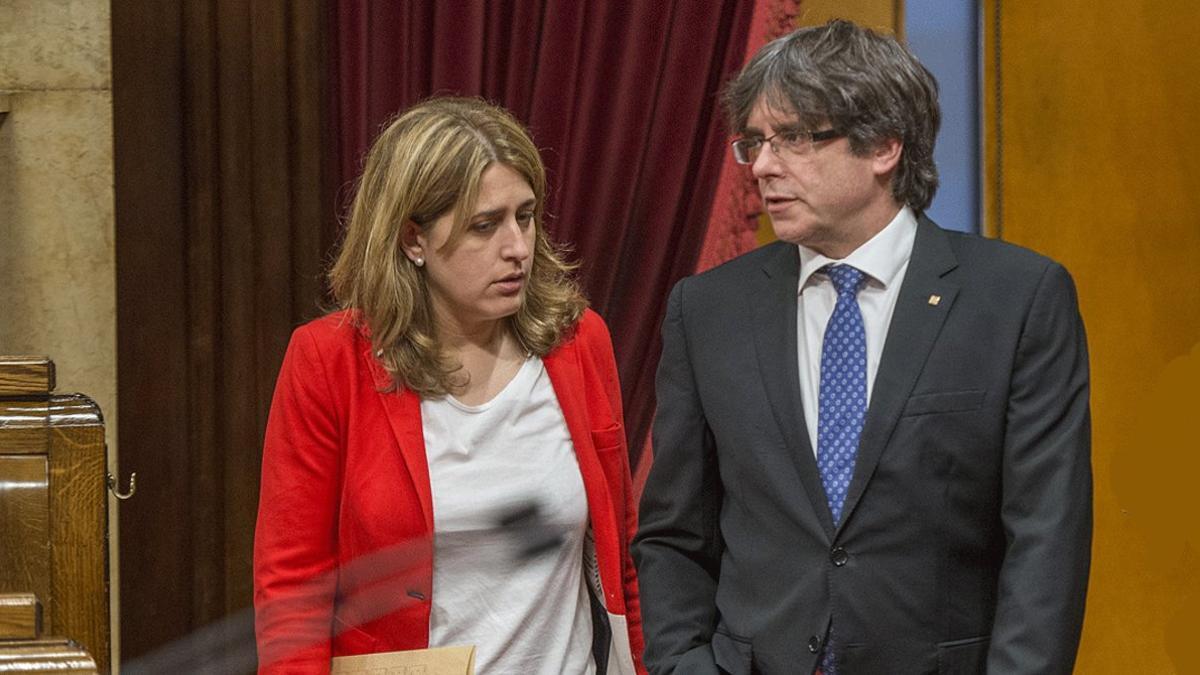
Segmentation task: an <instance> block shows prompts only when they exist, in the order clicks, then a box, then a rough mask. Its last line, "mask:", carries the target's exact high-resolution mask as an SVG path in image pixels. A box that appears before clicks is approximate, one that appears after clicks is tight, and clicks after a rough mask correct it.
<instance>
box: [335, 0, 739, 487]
mask: <svg viewBox="0 0 1200 675" xmlns="http://www.w3.org/2000/svg"><path fill="white" fill-rule="evenodd" d="M754 6H755V3H753V2H746V1H744V0H742V1H739V0H719V1H718V0H712V1H706V2H696V1H695V0H654V1H652V2H628V0H587V1H578V2H575V1H572V0H479V1H467V0H462V1H450V2H435V1H432V0H430V1H416V0H413V1H409V2H382V1H381V2H369V1H367V0H341V1H340V2H338V3H336V4H335V5H334V6H333V8H332V10H331V12H332V16H331V17H330V21H331V31H332V49H331V55H332V56H333V59H332V62H331V68H332V70H331V78H330V84H331V86H330V95H331V99H330V111H331V117H330V119H331V123H332V126H333V128H332V129H331V132H332V138H333V142H334V147H335V152H336V154H337V157H336V162H337V163H336V168H335V172H337V173H338V175H337V176H336V177H335V178H336V184H337V185H341V186H343V187H342V189H341V191H340V194H339V204H340V205H341V206H342V207H343V208H344V206H345V203H346V199H347V197H348V192H349V190H348V185H349V184H350V182H351V181H352V180H353V179H354V177H355V176H356V175H357V174H358V172H359V168H360V166H361V158H362V155H363V153H364V152H365V150H366V148H367V146H368V144H369V143H370V141H371V139H372V138H373V137H374V135H375V133H376V132H377V131H378V130H379V127H380V125H381V124H383V123H384V122H385V121H386V120H387V119H388V118H389V117H390V116H391V115H393V114H394V113H396V112H397V111H399V110H402V109H404V108H405V107H407V106H409V105H411V104H413V103H415V102H417V101H419V100H420V99H422V98H425V97H427V96H430V95H434V94H460V95H479V96H483V97H485V98H487V99H489V100H492V101H495V102H496V103H499V104H500V105H503V106H505V107H507V108H508V109H509V110H511V111H513V113H514V114H515V115H516V116H517V117H518V118H519V119H521V120H522V121H524V122H525V123H526V124H527V125H528V126H529V128H530V131H531V133H532V135H533V138H534V141H535V142H536V143H537V144H538V147H539V148H541V149H542V153H543V157H544V159H545V162H546V166H547V171H548V174H549V181H550V196H549V199H548V204H547V208H546V212H547V214H548V216H549V217H548V219H547V220H548V227H549V230H550V231H551V233H552V234H553V236H554V237H555V239H557V240H558V241H563V242H567V243H569V244H570V245H571V246H573V248H574V250H575V255H576V256H577V257H578V259H579V261H580V262H581V264H582V267H581V280H582V282H583V285H584V288H585V290H586V292H587V294H588V297H589V298H590V300H591V302H592V305H593V306H594V307H595V308H596V310H597V311H598V312H600V313H601V314H602V315H603V316H604V317H605V319H606V320H607V321H608V324H609V327H610V328H611V330H612V333H613V342H614V345H615V348H616V353H617V365H618V368H619V370H620V375H621V383H622V393H623V395H624V399H625V408H626V411H625V415H626V426H627V433H628V435H629V447H630V449H631V450H630V452H631V455H632V457H631V460H632V462H633V464H634V465H635V466H636V465H637V462H638V460H639V455H640V454H641V451H642V448H643V445H644V439H645V437H646V433H647V431H648V429H649V426H650V420H651V417H652V415H653V412H654V371H655V367H656V365H657V362H658V352H659V350H660V343H659V326H660V324H661V321H662V314H663V311H664V308H665V303H666V296H667V292H668V291H669V289H670V287H671V285H672V284H674V283H675V281H676V280H678V279H679V278H681V277H683V276H685V275H687V274H690V273H691V272H692V271H693V270H694V269H695V266H696V261H697V256H698V255H699V251H700V247H701V244H702V242H703V241H704V235H705V230H706V228H707V226H708V221H709V215H710V211H711V207H712V200H713V194H714V189H715V186H716V183H717V179H718V175H719V173H720V171H721V163H722V159H723V158H724V156H725V155H726V154H728V153H727V152H726V149H725V147H724V146H725V141H726V133H725V131H724V129H723V127H722V122H721V117H720V111H719V107H718V106H717V92H719V90H720V87H721V84H722V83H723V82H724V80H725V79H726V78H727V77H728V76H729V75H730V74H731V73H733V72H734V71H735V70H736V69H737V68H738V67H740V66H741V64H742V60H743V58H744V55H745V48H746V39H747V35H748V32H749V28H750V23H751V17H752V13H753V10H754Z"/></svg>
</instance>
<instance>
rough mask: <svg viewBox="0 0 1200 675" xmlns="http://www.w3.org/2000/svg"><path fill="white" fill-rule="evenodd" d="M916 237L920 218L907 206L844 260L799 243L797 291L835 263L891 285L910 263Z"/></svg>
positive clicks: (882, 284) (878, 282)
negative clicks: (820, 271)
mask: <svg viewBox="0 0 1200 675" xmlns="http://www.w3.org/2000/svg"><path fill="white" fill-rule="evenodd" d="M916 238H917V217H916V215H915V214H913V211H912V209H910V208H909V207H908V206H907V205H905V206H903V207H901V209H900V211H898V212H897V213H896V216H895V217H894V218H892V222H890V223H888V224H887V226H886V227H884V228H883V229H882V230H880V231H879V232H878V233H876V234H875V236H874V237H871V238H870V239H868V240H867V241H866V242H864V243H863V244H862V245H861V246H859V247H858V248H856V249H854V251H852V252H851V253H850V255H848V256H846V257H845V258H842V259H841V260H835V259H833V258H827V257H825V256H823V255H821V254H820V253H817V252H816V251H814V250H812V249H810V248H807V247H805V246H799V245H797V248H799V249H800V286H799V287H798V288H797V289H796V291H797V293H799V291H800V290H802V289H803V288H804V286H805V285H806V284H808V283H809V280H810V279H811V278H812V275H813V274H815V273H816V272H817V271H818V270H820V269H821V268H822V267H824V266H826V265H829V264H831V263H840V264H845V265H852V266H853V267H856V268H858V269H859V270H860V271H862V272H863V273H865V274H866V275H867V277H868V283H871V281H874V282H875V283H877V284H878V285H880V286H882V287H883V288H887V287H888V285H889V284H891V283H892V280H894V279H895V278H896V275H897V274H899V273H900V271H901V270H903V269H904V267H905V266H906V265H907V264H908V259H909V258H911V257H912V248H913V242H914V241H916Z"/></svg>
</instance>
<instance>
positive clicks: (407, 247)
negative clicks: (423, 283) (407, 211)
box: [400, 218, 425, 267]
mask: <svg viewBox="0 0 1200 675" xmlns="http://www.w3.org/2000/svg"><path fill="white" fill-rule="evenodd" d="M400 249H401V250H403V251H404V255H405V257H407V258H408V259H409V260H411V261H412V262H413V264H415V265H416V266H417V267H420V266H422V265H424V264H425V233H424V232H423V231H422V230H421V226H420V225H418V224H417V223H416V221H414V220H413V219H411V218H409V219H406V220H405V221H404V224H403V225H401V226H400Z"/></svg>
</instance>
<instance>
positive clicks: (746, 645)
mask: <svg viewBox="0 0 1200 675" xmlns="http://www.w3.org/2000/svg"><path fill="white" fill-rule="evenodd" d="M712 651H713V660H714V661H715V662H716V664H717V666H718V667H719V668H720V669H721V670H722V671H723V672H726V673H729V675H750V674H751V673H752V672H753V670H754V648H753V647H752V646H751V644H750V641H749V640H747V639H745V638H738V637H734V636H732V635H729V634H727V633H722V632H720V631H718V632H716V633H713V636H712Z"/></svg>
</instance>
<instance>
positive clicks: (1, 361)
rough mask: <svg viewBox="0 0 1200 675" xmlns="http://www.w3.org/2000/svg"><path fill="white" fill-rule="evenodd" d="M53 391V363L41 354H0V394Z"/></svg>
mask: <svg viewBox="0 0 1200 675" xmlns="http://www.w3.org/2000/svg"><path fill="white" fill-rule="evenodd" d="M51 391H54V364H53V363H52V362H51V361H50V360H49V359H47V358H45V357H41V356H0V396H25V395H29V394H42V395H45V394H48V393H49V392H51Z"/></svg>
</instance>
